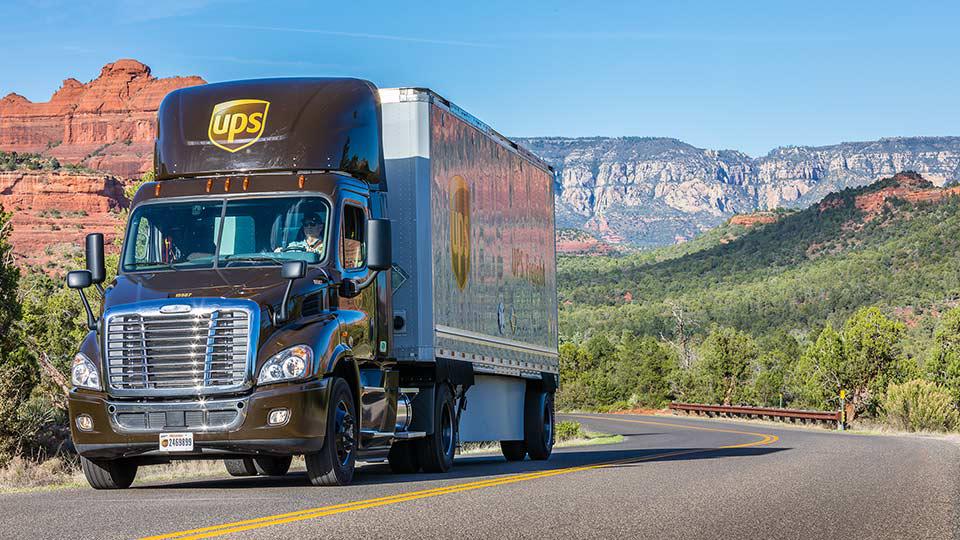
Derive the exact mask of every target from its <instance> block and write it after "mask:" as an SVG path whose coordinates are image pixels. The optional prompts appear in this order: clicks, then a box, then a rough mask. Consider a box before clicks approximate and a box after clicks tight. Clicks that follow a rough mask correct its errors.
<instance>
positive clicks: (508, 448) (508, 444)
mask: <svg viewBox="0 0 960 540" xmlns="http://www.w3.org/2000/svg"><path fill="white" fill-rule="evenodd" d="M500 451H501V452H502V453H503V457H505V458H507V461H523V458H525V457H527V441H500Z"/></svg>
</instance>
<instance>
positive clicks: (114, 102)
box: [0, 59, 205, 178]
mask: <svg viewBox="0 0 960 540" xmlns="http://www.w3.org/2000/svg"><path fill="white" fill-rule="evenodd" d="M204 83H205V81H204V80H203V79H201V78H200V77H170V78H164V79H158V78H156V77H154V76H152V75H151V74H150V68H149V67H147V66H146V65H144V64H142V63H140V62H138V61H136V60H130V59H122V60H117V61H116V62H113V63H110V64H107V65H105V66H103V69H101V70H100V76H98V77H97V78H96V79H94V80H92V81H90V82H88V83H86V84H83V83H81V82H80V81H78V80H76V79H72V78H71V79H66V80H64V81H63V85H62V86H61V87H60V89H59V90H57V91H56V93H54V94H53V97H51V98H50V101H47V102H45V103H33V102H31V101H30V100H28V99H27V98H25V97H23V96H21V95H19V94H15V93H11V94H8V95H7V96H5V97H4V98H2V99H0V150H5V151H8V152H11V151H12V152H33V153H41V154H44V155H47V156H53V157H55V158H57V159H58V160H60V161H62V162H64V163H77V164H81V165H84V166H86V167H89V168H91V169H96V170H99V171H105V172H109V173H111V174H115V175H118V176H121V177H127V178H129V177H133V176H139V175H140V174H141V173H143V172H145V171H148V170H150V169H151V167H152V164H153V140H154V137H155V135H156V116H157V109H158V108H159V107H160V101H161V100H162V99H163V96H165V95H166V94H167V93H168V92H170V91H172V90H176V89H178V88H184V87H187V86H196V85H200V84H204Z"/></svg>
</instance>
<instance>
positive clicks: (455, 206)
mask: <svg viewBox="0 0 960 540" xmlns="http://www.w3.org/2000/svg"><path fill="white" fill-rule="evenodd" d="M450 263H451V265H452V267H453V275H454V277H455V278H456V279H457V287H459V288H460V289H461V290H463V288H464V287H466V286H467V278H469V277H470V189H469V188H468V187H467V182H466V180H464V179H463V177H462V176H454V177H453V179H452V180H451V181H450Z"/></svg>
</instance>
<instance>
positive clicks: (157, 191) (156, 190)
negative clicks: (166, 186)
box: [153, 182, 160, 197]
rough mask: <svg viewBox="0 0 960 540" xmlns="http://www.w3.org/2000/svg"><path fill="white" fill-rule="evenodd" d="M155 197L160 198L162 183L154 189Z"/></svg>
mask: <svg viewBox="0 0 960 540" xmlns="http://www.w3.org/2000/svg"><path fill="white" fill-rule="evenodd" d="M153 196H154V197H159V196H160V183H159V182H158V183H157V187H155V188H154V189H153Z"/></svg>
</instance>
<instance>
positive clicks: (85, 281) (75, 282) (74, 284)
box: [67, 270, 97, 330]
mask: <svg viewBox="0 0 960 540" xmlns="http://www.w3.org/2000/svg"><path fill="white" fill-rule="evenodd" d="M92 283H93V276H92V275H91V274H90V271H89V270H74V271H72V272H68V273H67V287H70V288H71V289H76V291H77V292H78V293H80V301H81V302H83V309H84V311H86V312H87V328H89V329H90V330H96V329H97V318H96V317H94V316H93V310H92V309H90V302H89V301H88V300H87V295H86V294H84V292H83V290H84V289H86V288H87V287H89V286H90V285H91V284H92Z"/></svg>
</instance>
